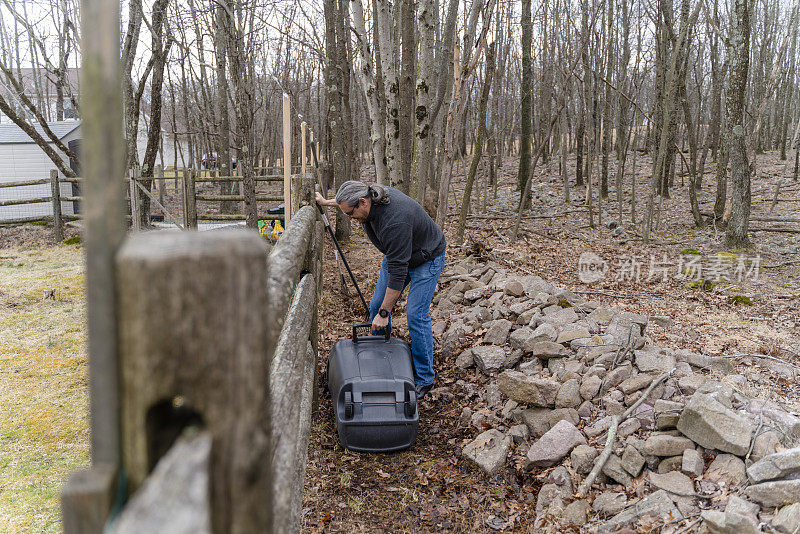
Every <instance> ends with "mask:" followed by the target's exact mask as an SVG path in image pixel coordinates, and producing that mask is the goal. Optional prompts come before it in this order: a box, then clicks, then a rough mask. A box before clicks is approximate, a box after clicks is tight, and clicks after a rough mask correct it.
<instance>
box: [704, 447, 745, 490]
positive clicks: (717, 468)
mask: <svg viewBox="0 0 800 534" xmlns="http://www.w3.org/2000/svg"><path fill="white" fill-rule="evenodd" d="M705 478H706V479H708V480H713V481H716V482H725V484H727V485H728V486H740V485H742V484H744V481H745V480H746V479H747V474H746V473H745V469H744V462H743V461H742V460H740V459H739V458H737V457H736V456H734V455H732V454H719V455H717V457H716V458H714V461H713V462H711V465H709V466H708V469H707V470H706V476H705Z"/></svg>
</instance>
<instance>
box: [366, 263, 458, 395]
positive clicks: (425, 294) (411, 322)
mask: <svg viewBox="0 0 800 534" xmlns="http://www.w3.org/2000/svg"><path fill="white" fill-rule="evenodd" d="M442 269H444V252H442V253H441V254H440V255H439V256H437V257H436V258H434V259H432V260H430V261H428V262H425V263H423V264H422V265H420V266H419V267H416V268H414V269H409V270H408V276H406V283H405V285H406V286H409V285H410V286H411V287H410V288H409V290H408V299H407V301H406V317H407V319H408V332H409V333H410V334H411V359H412V361H413V363H414V382H416V383H417V385H419V386H427V385H429V384H432V383H433V378H434V373H433V331H432V330H431V316H430V315H428V312H429V311H430V308H431V300H432V299H433V293H434V291H436V282H438V280H439V275H440V274H442ZM388 282H389V270H388V268H387V266H386V257H385V256H384V258H383V262H382V263H381V272H380V275H379V276H378V281H377V282H376V283H375V293H374V294H373V295H372V300H371V301H370V303H369V320H370V321H372V320H373V319H374V318H375V316H376V315H377V314H378V310H380V309H381V304H383V297H384V296H385V294H386V284H387V283H388Z"/></svg>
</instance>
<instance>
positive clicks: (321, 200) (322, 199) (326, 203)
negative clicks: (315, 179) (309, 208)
mask: <svg viewBox="0 0 800 534" xmlns="http://www.w3.org/2000/svg"><path fill="white" fill-rule="evenodd" d="M314 198H315V199H316V201H317V204H319V205H320V206H330V205H331V201H330V200H327V199H326V198H325V197H323V196H322V194H321V193H320V192H319V191H317V192H316V193H314Z"/></svg>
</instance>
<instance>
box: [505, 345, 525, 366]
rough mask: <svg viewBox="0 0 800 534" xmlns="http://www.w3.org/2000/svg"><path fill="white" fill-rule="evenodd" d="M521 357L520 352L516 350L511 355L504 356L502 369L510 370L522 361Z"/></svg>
mask: <svg viewBox="0 0 800 534" xmlns="http://www.w3.org/2000/svg"><path fill="white" fill-rule="evenodd" d="M522 355H523V352H522V351H521V350H518V349H514V350H512V351H511V353H509V354H506V359H505V361H504V362H503V367H505V368H506V369H511V368H512V367H514V366H515V365H517V364H518V363H519V361H520V360H521V359H522Z"/></svg>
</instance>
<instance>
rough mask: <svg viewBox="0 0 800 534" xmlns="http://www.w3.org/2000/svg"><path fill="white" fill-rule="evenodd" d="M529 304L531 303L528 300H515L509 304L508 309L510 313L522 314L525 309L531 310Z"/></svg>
mask: <svg viewBox="0 0 800 534" xmlns="http://www.w3.org/2000/svg"><path fill="white" fill-rule="evenodd" d="M531 306H533V305H532V304H531V302H530V301H528V300H524V301H522V302H515V303H514V304H512V305H511V306H509V307H508V311H509V312H510V313H511V315H515V316H519V315H520V314H523V313H525V312H526V311H529V310H531V309H532V308H531Z"/></svg>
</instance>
